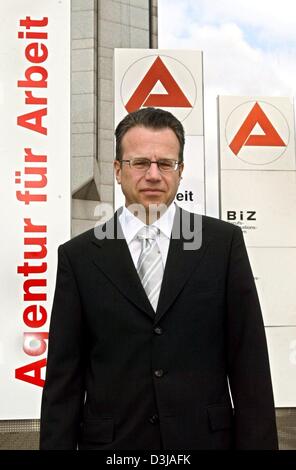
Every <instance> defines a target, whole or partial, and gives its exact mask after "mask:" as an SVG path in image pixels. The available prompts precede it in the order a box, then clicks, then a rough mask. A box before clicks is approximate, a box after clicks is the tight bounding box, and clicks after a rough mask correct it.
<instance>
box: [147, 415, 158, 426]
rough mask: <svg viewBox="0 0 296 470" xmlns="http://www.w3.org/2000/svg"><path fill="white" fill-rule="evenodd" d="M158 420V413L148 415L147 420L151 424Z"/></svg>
mask: <svg viewBox="0 0 296 470" xmlns="http://www.w3.org/2000/svg"><path fill="white" fill-rule="evenodd" d="M158 421H159V418H158V415H153V416H150V418H149V422H150V423H151V424H156V423H158Z"/></svg>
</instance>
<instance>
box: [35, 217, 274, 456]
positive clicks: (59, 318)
mask: <svg viewBox="0 0 296 470" xmlns="http://www.w3.org/2000/svg"><path fill="white" fill-rule="evenodd" d="M176 214H177V215H179V216H180V215H181V216H182V214H185V212H184V211H179V210H177V212H176ZM187 214H188V213H187ZM176 217H177V216H176ZM191 218H193V215H191ZM113 220H115V221H116V220H117V214H116V215H115V218H114V219H111V221H110V222H109V224H110V223H112V222H113ZM176 220H177V219H176ZM176 220H175V224H176ZM200 233H202V244H201V247H200V249H198V250H194V251H191V250H184V249H183V242H184V240H182V239H179V240H178V239H171V241H170V248H169V252H168V258H167V263H166V266H165V272H164V277H163V283H162V289H161V293H160V298H159V303H158V308H157V312H156V314H155V312H154V311H153V309H152V307H151V305H150V303H149V301H148V299H147V296H146V294H145V291H144V289H143V287H142V285H141V282H140V280H139V277H138V275H137V272H136V270H135V267H134V264H133V261H132V258H131V255H130V252H129V249H128V246H127V244H126V241H125V240H124V239H113V240H110V239H105V240H98V239H97V238H96V237H95V235H94V231H93V230H90V231H88V232H86V233H84V234H82V235H80V236H78V237H76V238H74V239H72V240H71V241H69V242H67V243H65V244H64V245H62V246H60V247H59V262H58V273H57V283H56V291H55V297H54V304H53V310H52V316H51V325H50V335H49V351H48V364H47V375H46V383H45V387H44V391H43V398H42V412H41V433H40V448H41V449H75V448H76V447H77V445H78V447H79V448H80V449H118V450H119V449H276V448H277V432H276V424H275V413H274V402H273V394H272V386H271V379H270V370H269V362H268V354H267V347H266V339H265V332H264V326H263V322H262V316H261V311H260V306H259V302H258V297H257V293H256V288H255V285H254V279H253V275H252V272H251V268H250V264H249V261H248V256H247V252H246V248H245V244H244V240H243V235H242V232H241V230H240V229H239V228H238V227H236V226H234V225H232V224H229V223H226V222H223V221H220V220H216V219H213V218H210V217H206V216H203V217H202V232H200ZM229 388H230V390H231V395H232V400H233V407H232V403H231V398H230V392H229ZM233 408H234V410H233Z"/></svg>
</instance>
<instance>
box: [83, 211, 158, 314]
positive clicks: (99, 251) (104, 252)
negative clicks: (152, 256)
mask: <svg viewBox="0 0 296 470" xmlns="http://www.w3.org/2000/svg"><path fill="white" fill-rule="evenodd" d="M119 214H120V212H116V213H115V214H114V217H112V219H110V220H109V221H108V222H107V223H106V224H104V226H103V227H102V230H104V233H106V232H107V233H109V234H111V237H110V238H109V237H105V238H103V235H102V232H100V234H99V238H96V236H94V238H93V240H92V242H93V244H94V245H96V249H95V252H94V257H93V261H94V263H95V265H96V266H97V267H98V268H99V269H100V270H101V271H103V272H104V274H105V275H106V276H107V277H108V279H109V280H110V281H111V282H112V283H113V284H114V286H115V287H116V288H117V289H118V290H119V291H120V292H121V293H122V294H123V295H124V296H125V297H127V298H128V299H129V300H130V301H131V302H132V303H133V304H134V305H135V306H136V307H138V308H139V309H140V310H142V311H143V312H145V313H146V314H147V315H149V317H151V318H153V319H154V318H155V312H154V310H153V308H152V306H151V304H150V302H149V300H148V297H147V295H146V292H145V290H144V289H143V286H142V284H141V281H140V278H139V276H138V273H137V271H136V269H135V265H134V263H133V260H132V257H131V254H130V251H129V248H128V246H127V243H126V240H125V238H124V235H123V233H122V230H121V226H120V223H119V221H118V216H119ZM112 234H114V236H113V237H112ZM97 236H98V233H97ZM100 238H101V239H100Z"/></svg>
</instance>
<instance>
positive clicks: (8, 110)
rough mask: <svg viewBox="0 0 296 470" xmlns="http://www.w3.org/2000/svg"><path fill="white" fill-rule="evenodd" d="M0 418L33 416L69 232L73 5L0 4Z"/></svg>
mask: <svg viewBox="0 0 296 470" xmlns="http://www.w3.org/2000/svg"><path fill="white" fill-rule="evenodd" d="M0 15H1V18H2V23H1V30H0V38H1V40H0V57H1V60H0V70H1V72H0V73H1V90H0V91H1V93H0V100H1V107H0V125H1V139H0V155H1V161H2V165H1V175H0V178H1V190H2V206H1V212H2V221H3V223H2V230H1V235H0V236H1V242H0V250H1V266H0V292H1V294H0V295H1V310H0V325H1V334H0V375H1V391H0V419H32V418H39V415H40V398H41V392H42V386H43V384H44V377H45V366H46V352H47V339H48V326H49V315H50V309H51V304H52V297H53V291H54V285H55V276H56V253H57V246H58V245H59V244H60V243H61V242H63V241H65V240H66V239H68V238H69V237H70V201H71V193H70V2H69V1H66V0H39V1H38V2H36V1H35V0H22V1H19V0H10V2H9V3H7V2H1V4H0Z"/></svg>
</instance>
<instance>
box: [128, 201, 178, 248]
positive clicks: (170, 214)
mask: <svg viewBox="0 0 296 470" xmlns="http://www.w3.org/2000/svg"><path fill="white" fill-rule="evenodd" d="M175 212H176V206H175V203H173V204H171V205H170V206H169V207H168V209H167V210H166V211H165V213H164V214H162V216H161V217H160V218H159V219H157V220H156V221H155V222H154V223H153V224H152V225H154V226H155V227H157V228H158V229H159V230H160V232H162V233H163V234H164V235H165V236H166V237H167V238H170V237H171V233H172V228H173V223H174V217H175ZM119 221H120V224H121V227H122V230H123V233H124V236H125V239H126V242H127V244H129V243H130V242H131V241H132V240H133V238H135V236H136V235H137V233H138V231H139V230H140V229H141V228H142V227H144V225H145V224H144V222H142V221H141V220H140V219H139V218H138V217H136V216H135V215H133V214H132V213H131V212H130V211H129V210H128V209H127V208H126V207H125V206H124V207H123V210H122V213H121V214H120V216H119Z"/></svg>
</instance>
